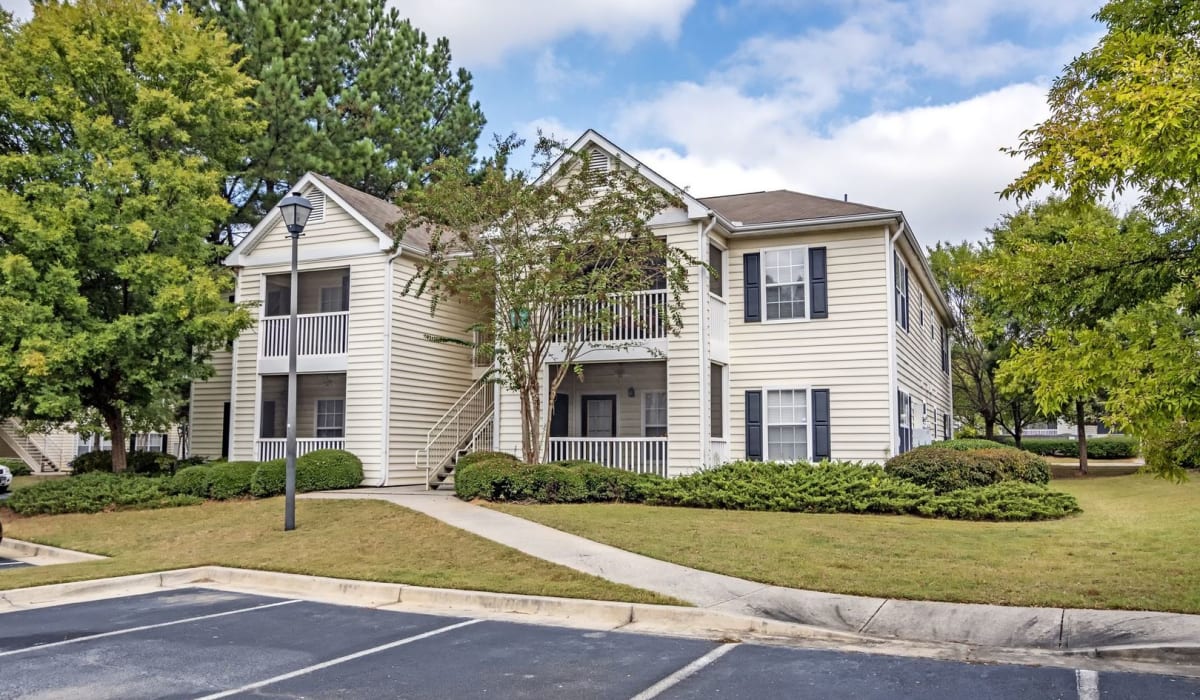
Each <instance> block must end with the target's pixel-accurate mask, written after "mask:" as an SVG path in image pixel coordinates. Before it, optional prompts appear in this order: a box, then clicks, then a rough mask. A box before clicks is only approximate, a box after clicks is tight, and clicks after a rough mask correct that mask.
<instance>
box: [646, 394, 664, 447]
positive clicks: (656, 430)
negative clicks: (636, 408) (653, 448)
mask: <svg viewBox="0 0 1200 700" xmlns="http://www.w3.org/2000/svg"><path fill="white" fill-rule="evenodd" d="M642 411H643V426H644V433H645V436H646V437H664V436H665V435H666V434H667V392H665V391H646V392H643V393H642Z"/></svg>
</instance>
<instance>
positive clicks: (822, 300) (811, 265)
mask: <svg viewBox="0 0 1200 700" xmlns="http://www.w3.org/2000/svg"><path fill="white" fill-rule="evenodd" d="M808 279H809V294H810V295H811V296H812V313H811V314H810V315H809V317H810V318H829V281H828V279H827V277H826V272H825V248H824V246H822V247H820V248H809V249H808Z"/></svg>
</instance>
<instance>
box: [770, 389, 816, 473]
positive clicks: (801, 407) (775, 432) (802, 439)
mask: <svg viewBox="0 0 1200 700" xmlns="http://www.w3.org/2000/svg"><path fill="white" fill-rule="evenodd" d="M766 418H767V459H768V460H771V461H776V460H778V461H785V462H794V461H798V460H807V459H808V458H809V456H808V392H807V391H806V390H804V389H778V390H770V391H767V416H766Z"/></svg>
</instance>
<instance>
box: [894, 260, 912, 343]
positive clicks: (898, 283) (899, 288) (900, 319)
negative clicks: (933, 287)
mask: <svg viewBox="0 0 1200 700" xmlns="http://www.w3.org/2000/svg"><path fill="white" fill-rule="evenodd" d="M892 256H893V258H892V260H893V262H892V277H894V278H895V279H894V280H893V284H892V290H891V292H892V297H893V298H894V299H896V304H895V306H896V327H897V328H899V329H900V330H902V331H904V332H905V333H908V329H909V328H910V327H912V313H911V312H912V298H911V295H910V294H909V293H908V290H906V289H905V288H904V280H905V279H907V278H908V275H907V274H905V273H907V272H908V263H906V262H904V256H903V255H901V254H900V249H899V248H896V249H894V250H893V251H892ZM896 263H900V267H899V268H897V267H896ZM901 297H902V298H903V299H904V301H903V302H901V301H900V298H901ZM905 306H907V307H908V310H909V312H910V313H909V314H908V320H907V323H905V319H904V307H905Z"/></svg>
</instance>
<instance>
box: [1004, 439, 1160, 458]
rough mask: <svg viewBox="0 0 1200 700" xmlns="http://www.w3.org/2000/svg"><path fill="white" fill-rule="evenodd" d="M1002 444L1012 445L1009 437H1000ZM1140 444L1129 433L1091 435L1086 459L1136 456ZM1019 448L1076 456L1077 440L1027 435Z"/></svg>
mask: <svg viewBox="0 0 1200 700" xmlns="http://www.w3.org/2000/svg"><path fill="white" fill-rule="evenodd" d="M1001 439H1003V440H1004V444H1006V445H1012V444H1014V441H1013V439H1012V438H1011V437H1006V438H1001ZM1139 448H1140V444H1139V443H1138V439H1137V438H1135V437H1133V436H1130V435H1110V436H1107V437H1092V438H1088V441H1087V456H1088V459H1129V458H1130V457H1137V455H1138V450H1139ZM1021 449H1022V450H1025V451H1026V452H1032V453H1034V454H1035V455H1041V456H1043V457H1077V456H1079V441H1077V440H1072V439H1070V438H1066V437H1059V438H1050V437H1028V438H1024V439H1023V440H1021Z"/></svg>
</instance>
